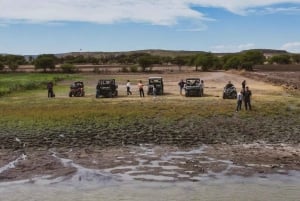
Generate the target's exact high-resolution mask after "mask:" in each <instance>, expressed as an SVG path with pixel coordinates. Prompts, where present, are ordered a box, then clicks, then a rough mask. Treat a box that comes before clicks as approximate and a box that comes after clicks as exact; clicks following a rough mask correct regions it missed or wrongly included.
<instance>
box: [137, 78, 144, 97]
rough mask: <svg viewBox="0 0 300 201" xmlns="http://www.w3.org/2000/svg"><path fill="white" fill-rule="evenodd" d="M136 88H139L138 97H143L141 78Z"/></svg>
mask: <svg viewBox="0 0 300 201" xmlns="http://www.w3.org/2000/svg"><path fill="white" fill-rule="evenodd" d="M138 88H139V92H140V97H145V94H144V85H143V83H142V80H140V81H139V83H138Z"/></svg>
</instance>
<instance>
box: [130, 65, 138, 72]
mask: <svg viewBox="0 0 300 201" xmlns="http://www.w3.org/2000/svg"><path fill="white" fill-rule="evenodd" d="M130 71H131V72H133V73H136V72H138V67H137V66H130Z"/></svg>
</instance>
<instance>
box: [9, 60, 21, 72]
mask: <svg viewBox="0 0 300 201" xmlns="http://www.w3.org/2000/svg"><path fill="white" fill-rule="evenodd" d="M8 68H9V69H10V70H11V71H16V70H17V69H18V68H19V65H18V64H17V63H16V62H10V63H9V64H8Z"/></svg>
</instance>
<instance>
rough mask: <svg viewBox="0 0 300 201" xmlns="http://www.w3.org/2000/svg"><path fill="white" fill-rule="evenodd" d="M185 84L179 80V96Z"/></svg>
mask: <svg viewBox="0 0 300 201" xmlns="http://www.w3.org/2000/svg"><path fill="white" fill-rule="evenodd" d="M184 85H185V82H184V81H183V80H180V82H178V86H179V90H180V95H182V90H183V88H184Z"/></svg>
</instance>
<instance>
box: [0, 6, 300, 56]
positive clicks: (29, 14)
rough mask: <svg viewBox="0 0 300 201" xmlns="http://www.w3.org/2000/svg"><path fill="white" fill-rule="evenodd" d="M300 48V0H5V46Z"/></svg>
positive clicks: (23, 49)
mask: <svg viewBox="0 0 300 201" xmlns="http://www.w3.org/2000/svg"><path fill="white" fill-rule="evenodd" d="M258 48H260V49H278V50H287V51H289V52H292V53H300V0H264V1H262V0H247V1H246V0H0V53H7V54H21V55H37V54H46V53H47V54H56V53H67V52H80V51H82V52H94V51H108V52H114V51H131V50H144V49H164V50H187V51H191V50H193V51H209V52H216V53H217V52H239V51H242V50H247V49H258Z"/></svg>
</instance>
